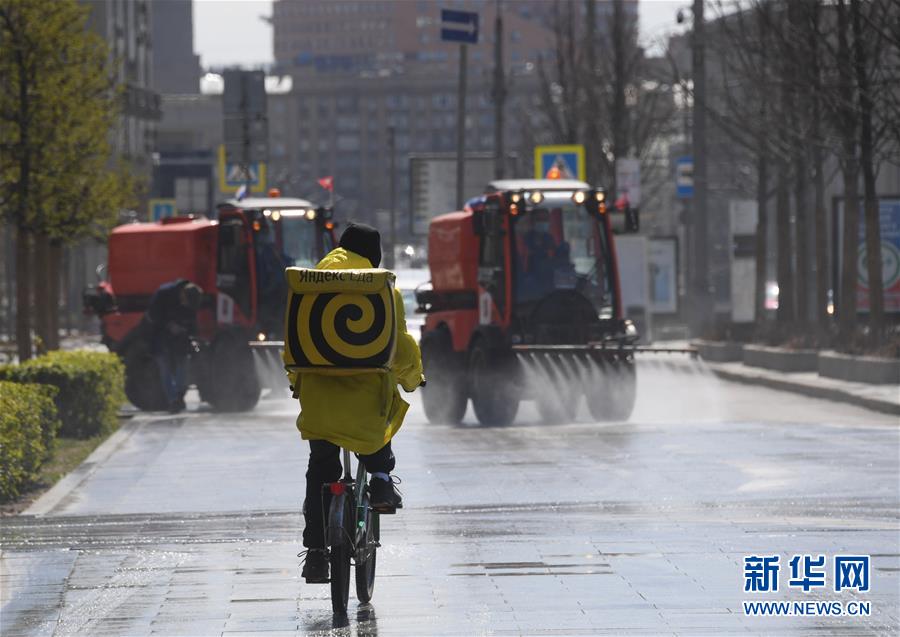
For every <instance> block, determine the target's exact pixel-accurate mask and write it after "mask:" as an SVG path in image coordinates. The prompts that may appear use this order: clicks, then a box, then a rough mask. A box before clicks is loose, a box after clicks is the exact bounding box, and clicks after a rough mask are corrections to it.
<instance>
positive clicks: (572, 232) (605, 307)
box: [516, 196, 613, 315]
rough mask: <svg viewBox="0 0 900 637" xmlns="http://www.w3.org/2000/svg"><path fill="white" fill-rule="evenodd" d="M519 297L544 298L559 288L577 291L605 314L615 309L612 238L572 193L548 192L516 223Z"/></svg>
mask: <svg viewBox="0 0 900 637" xmlns="http://www.w3.org/2000/svg"><path fill="white" fill-rule="evenodd" d="M516 253H517V263H516V266H517V270H516V282H517V294H516V297H517V300H518V302H520V303H527V302H531V301H538V300H540V299H542V298H544V297H546V296H547V295H548V294H550V293H551V292H554V291H556V290H575V291H578V292H580V293H581V294H583V295H584V296H586V297H587V298H588V299H589V300H590V301H591V302H592V303H593V305H594V307H595V308H596V309H597V311H598V313H600V314H601V315H605V314H606V313H608V312H611V311H612V289H613V288H612V285H611V281H610V277H609V272H608V268H607V250H606V237H605V234H604V233H603V231H602V229H601V227H600V225H599V224H598V223H597V222H596V221H595V220H594V219H592V218H591V217H590V216H588V213H587V212H586V211H585V209H584V208H583V207H582V206H579V205H576V204H574V203H573V202H572V200H571V199H570V198H569V197H567V196H566V197H559V196H558V197H553V196H548V197H547V198H546V199H545V200H544V201H543V202H542V203H541V204H540V205H539V206H537V207H536V208H534V209H532V210H531V211H530V212H527V213H524V214H523V215H522V216H521V217H520V219H519V220H518V222H517V224H516Z"/></svg>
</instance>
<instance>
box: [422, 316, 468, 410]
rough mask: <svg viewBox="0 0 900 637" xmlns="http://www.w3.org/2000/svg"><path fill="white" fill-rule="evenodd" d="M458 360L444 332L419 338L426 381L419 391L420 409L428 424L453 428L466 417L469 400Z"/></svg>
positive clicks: (433, 332) (439, 331)
mask: <svg viewBox="0 0 900 637" xmlns="http://www.w3.org/2000/svg"><path fill="white" fill-rule="evenodd" d="M458 358H459V357H458V356H457V355H456V354H455V353H454V351H453V344H452V343H451V341H450V334H448V333H447V331H446V330H443V329H441V330H436V331H431V332H428V333H427V334H425V336H424V337H423V338H422V364H423V366H424V367H425V378H427V379H428V384H427V385H426V386H425V387H423V388H422V405H423V406H424V407H425V416H426V417H427V418H428V422H431V423H435V424H439V425H457V424H459V423H460V422H461V421H462V419H463V417H464V416H465V415H466V406H467V405H468V402H469V397H468V396H467V395H466V385H465V376H464V375H463V373H462V369H460V367H461V366H460V364H459V361H458Z"/></svg>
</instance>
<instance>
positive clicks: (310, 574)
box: [300, 549, 328, 584]
mask: <svg viewBox="0 0 900 637" xmlns="http://www.w3.org/2000/svg"><path fill="white" fill-rule="evenodd" d="M300 555H303V553H301V554H300ZM301 575H302V576H303V578H304V579H305V580H306V583H307V584H327V583H328V551H326V550H325V549H308V550H307V551H306V559H305V560H304V561H303V572H302V573H301Z"/></svg>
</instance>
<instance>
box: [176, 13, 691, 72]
mask: <svg viewBox="0 0 900 637" xmlns="http://www.w3.org/2000/svg"><path fill="white" fill-rule="evenodd" d="M184 1H188V0H184ZM294 1H295V2H302V0H294ZM398 1H403V0H398ZM550 1H551V0H547V2H550ZM601 1H602V0H601ZM193 2H194V49H195V50H196V52H197V53H199V54H200V57H201V63H202V64H203V65H204V66H222V65H231V64H240V65H245V66H255V65H257V64H265V63H268V62H271V61H272V28H271V27H270V26H269V25H268V24H267V23H266V22H264V21H263V20H261V19H260V17H259V16H268V15H271V13H272V1H271V0H193ZM435 4H436V5H438V6H439V5H440V1H439V0H435ZM688 6H690V2H688V0H681V1H674V0H640V4H639V11H640V21H641V41H642V42H643V43H644V44H645V45H646V46H650V45H652V44H653V43H654V42H655V41H658V40H659V39H660V38H663V36H664V35H665V34H666V33H667V32H669V31H673V30H675V29H676V27H677V25H676V24H675V14H676V12H677V11H678V9H679V8H680V7H688Z"/></svg>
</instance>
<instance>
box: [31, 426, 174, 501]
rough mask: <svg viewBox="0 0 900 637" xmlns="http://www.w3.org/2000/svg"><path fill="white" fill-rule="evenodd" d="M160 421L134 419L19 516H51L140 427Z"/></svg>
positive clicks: (120, 428)
mask: <svg viewBox="0 0 900 637" xmlns="http://www.w3.org/2000/svg"><path fill="white" fill-rule="evenodd" d="M154 420H158V418H153V417H149V418H147V417H140V416H136V417H133V418H132V419H131V420H129V421H128V422H126V423H125V424H123V425H122V426H121V427H119V428H118V429H117V430H116V431H115V432H114V433H113V434H112V435H111V436H110V437H109V438H107V439H106V440H104V441H103V442H102V443H101V444H100V446H99V447H97V448H96V449H94V451H93V452H91V455H89V456H88V457H87V458H85V460H84V461H83V462H82V463H81V464H80V465H78V466H77V467H76V468H75V469H73V470H72V471H71V472H69V473H68V474H66V475H65V476H63V477H62V478H60V480H59V481H58V482H57V483H56V484H54V485H53V486H52V487H51V488H50V489H49V490H48V491H47V492H46V493H44V494H43V495H42V496H41V497H39V498H38V499H37V500H35V501H34V502H32V503H31V506H29V507H28V508H27V509H25V510H24V511H22V512H21V513H20V514H19V515H33V516H35V517H42V516H46V515H50V514H51V513H52V512H53V509H55V508H56V507H57V506H58V505H59V503H60V502H62V501H63V500H64V499H65V498H66V497H67V496H68V495H69V494H70V493H72V491H74V490H75V489H77V488H78V487H79V486H80V485H81V484H82V483H83V482H84V481H85V480H87V479H88V478H90V477H91V476H92V475H94V473H95V472H96V471H97V468H98V467H99V466H100V465H101V464H103V463H104V462H106V460H108V459H109V457H110V456H111V455H113V454H114V453H115V452H116V451H117V450H118V449H119V448H120V447H121V446H122V445H124V444H125V443H126V442H128V439H129V438H131V436H132V435H133V434H134V432H136V431H137V430H138V429H140V427H141V426H142V425H144V424H146V423H148V422H152V421H154Z"/></svg>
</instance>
